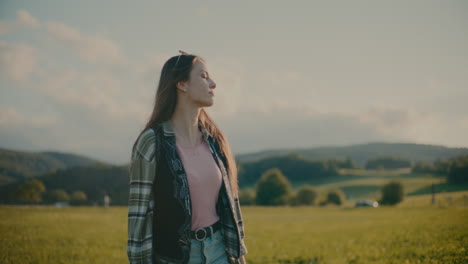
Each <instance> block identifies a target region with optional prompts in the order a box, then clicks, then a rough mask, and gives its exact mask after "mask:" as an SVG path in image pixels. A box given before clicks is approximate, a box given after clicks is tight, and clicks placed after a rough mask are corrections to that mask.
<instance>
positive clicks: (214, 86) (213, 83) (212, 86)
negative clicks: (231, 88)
mask: <svg viewBox="0 0 468 264" xmlns="http://www.w3.org/2000/svg"><path fill="white" fill-rule="evenodd" d="M210 88H211V89H214V88H216V83H215V82H213V81H211V85H210Z"/></svg>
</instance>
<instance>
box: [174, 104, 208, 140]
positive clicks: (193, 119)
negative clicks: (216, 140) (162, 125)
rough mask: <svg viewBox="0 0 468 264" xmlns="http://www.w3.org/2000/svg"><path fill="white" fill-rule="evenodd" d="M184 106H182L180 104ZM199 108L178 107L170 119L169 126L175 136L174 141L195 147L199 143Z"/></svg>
mask: <svg viewBox="0 0 468 264" xmlns="http://www.w3.org/2000/svg"><path fill="white" fill-rule="evenodd" d="M180 105H184V104H180ZM200 110H201V108H200V107H188V106H187V105H185V107H182V106H178V107H176V111H175V112H174V114H173V115H172V117H171V125H172V128H173V129H174V132H175V134H176V140H178V141H179V142H180V143H181V144H183V145H186V146H197V145H198V144H200V141H201V131H200V130H199V128H198V117H199V115H200Z"/></svg>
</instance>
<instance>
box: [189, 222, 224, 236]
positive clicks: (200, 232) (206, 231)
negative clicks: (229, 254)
mask: <svg viewBox="0 0 468 264" xmlns="http://www.w3.org/2000/svg"><path fill="white" fill-rule="evenodd" d="M220 228H221V222H220V221H218V222H216V223H214V224H212V225H210V226H207V227H202V228H198V229H197V230H191V231H190V238H193V239H196V240H198V241H203V240H204V239H205V238H207V237H210V236H211V235H213V233H214V232H216V231H218V230H219V229H220Z"/></svg>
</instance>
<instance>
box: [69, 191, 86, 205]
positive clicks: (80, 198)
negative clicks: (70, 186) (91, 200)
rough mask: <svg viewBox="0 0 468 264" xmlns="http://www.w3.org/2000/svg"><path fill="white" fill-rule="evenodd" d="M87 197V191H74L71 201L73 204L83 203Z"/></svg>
mask: <svg viewBox="0 0 468 264" xmlns="http://www.w3.org/2000/svg"><path fill="white" fill-rule="evenodd" d="M87 199H88V197H87V196H86V193H84V192H82V191H74V192H73V193H72V195H71V203H72V204H73V205H82V204H84V203H85V202H86V200H87Z"/></svg>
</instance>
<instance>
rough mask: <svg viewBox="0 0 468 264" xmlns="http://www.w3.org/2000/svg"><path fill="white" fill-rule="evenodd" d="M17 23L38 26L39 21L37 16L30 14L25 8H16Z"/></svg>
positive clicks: (30, 26) (31, 26) (32, 26)
mask: <svg viewBox="0 0 468 264" xmlns="http://www.w3.org/2000/svg"><path fill="white" fill-rule="evenodd" d="M17 15H18V17H17V23H18V24H20V25H23V26H26V27H29V28H33V29H35V28H39V27H40V22H39V20H37V18H35V17H33V16H31V14H29V12H28V11H26V10H18V12H17Z"/></svg>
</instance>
